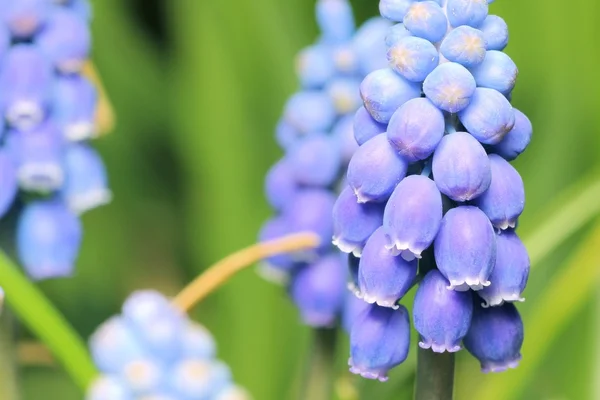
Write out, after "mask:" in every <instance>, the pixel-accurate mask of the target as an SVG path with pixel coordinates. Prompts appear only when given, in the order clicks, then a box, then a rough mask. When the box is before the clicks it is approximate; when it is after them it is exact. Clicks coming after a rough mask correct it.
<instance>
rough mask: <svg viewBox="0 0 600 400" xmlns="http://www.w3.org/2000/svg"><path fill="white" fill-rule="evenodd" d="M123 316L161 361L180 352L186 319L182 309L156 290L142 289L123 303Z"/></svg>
mask: <svg viewBox="0 0 600 400" xmlns="http://www.w3.org/2000/svg"><path fill="white" fill-rule="evenodd" d="M122 311H123V317H124V318H125V320H126V322H127V323H128V324H129V325H130V326H131V328H132V330H133V331H134V332H135V333H136V335H137V336H138V337H139V338H140V340H141V342H142V343H144V345H145V347H146V348H147V349H149V350H151V351H152V353H153V354H155V355H157V356H158V357H160V358H161V359H162V360H169V361H170V360H174V359H176V358H177V357H179V355H180V352H181V340H180V338H181V336H182V333H183V331H184V329H185V324H184V323H185V319H184V315H183V314H182V313H181V311H180V310H179V309H177V308H175V307H174V306H173V305H171V303H170V302H169V301H168V300H167V299H166V298H165V297H163V296H162V295H161V294H159V293H158V292H155V291H152V290H141V291H138V292H135V293H133V294H132V295H131V296H129V298H128V299H127V300H126V301H125V303H123V310H122Z"/></svg>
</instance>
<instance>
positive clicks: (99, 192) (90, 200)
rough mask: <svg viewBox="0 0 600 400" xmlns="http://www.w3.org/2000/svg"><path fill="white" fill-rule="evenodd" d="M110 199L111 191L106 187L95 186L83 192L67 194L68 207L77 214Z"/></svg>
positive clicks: (105, 202)
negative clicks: (95, 187)
mask: <svg viewBox="0 0 600 400" xmlns="http://www.w3.org/2000/svg"><path fill="white" fill-rule="evenodd" d="M111 200H112V192H111V191H110V190H108V189H106V188H97V189H94V190H89V191H87V192H85V193H81V194H77V195H73V196H69V198H68V199H67V202H68V204H69V208H70V209H71V210H72V211H73V212H74V213H75V214H77V215H81V214H83V213H84V212H86V211H88V210H91V209H93V208H96V207H100V206H103V205H105V204H108V203H110V202H111Z"/></svg>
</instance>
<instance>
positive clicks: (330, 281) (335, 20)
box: [260, 0, 418, 327]
mask: <svg viewBox="0 0 600 400" xmlns="http://www.w3.org/2000/svg"><path fill="white" fill-rule="evenodd" d="M316 15H317V22H318V24H319V27H320V30H321V36H320V38H319V40H318V41H317V43H316V44H314V45H312V46H309V47H307V48H305V49H304V50H302V51H301V52H300V53H299V55H298V58H297V64H296V69H297V74H298V77H299V80H300V84H301V88H300V90H299V91H298V92H297V93H295V94H294V95H292V96H291V97H290V99H289V100H288V102H287V103H286V105H285V108H284V113H283V117H282V119H281V121H280V122H279V124H278V127H277V135H276V136H277V140H278V142H279V144H280V146H281V147H282V149H283V150H284V152H285V155H284V156H283V158H282V159H281V160H279V161H278V162H277V163H276V164H275V165H274V166H273V167H272V168H271V169H270V171H269V172H268V174H267V177H266V180H265V192H266V197H267V200H268V202H269V204H270V205H271V206H272V207H273V209H274V210H276V212H277V215H276V216H275V217H274V218H272V219H271V220H269V221H267V222H266V223H265V225H264V226H263V228H262V230H261V233H260V237H261V240H268V239H273V238H277V237H280V236H283V235H285V234H289V233H294V232H300V231H312V232H314V233H317V234H318V235H319V237H320V238H321V246H320V247H319V248H318V249H316V251H315V252H311V253H303V254H292V255H290V254H285V255H278V256H274V257H271V258H269V259H267V260H265V272H266V273H267V274H268V276H269V277H275V276H277V277H285V279H286V280H287V281H288V282H287V283H288V292H289V294H290V297H291V298H292V300H293V301H294V303H295V304H296V305H297V306H298V308H299V310H300V314H301V317H302V320H303V322H304V323H306V324H307V325H310V326H314V327H328V326H333V325H334V324H335V323H336V322H337V320H338V317H339V316H340V315H341V314H342V313H343V309H347V310H350V309H354V308H353V307H351V305H352V302H351V301H349V300H347V293H346V286H347V283H346V281H347V274H348V272H347V268H346V266H345V264H346V259H345V257H343V255H340V254H339V253H338V252H337V251H336V250H335V248H334V247H333V246H332V245H331V238H332V236H334V237H336V244H337V245H339V246H341V247H344V248H345V249H348V251H353V250H356V254H360V251H361V249H362V248H363V247H364V245H365V243H366V241H367V239H368V238H369V236H371V234H372V233H373V232H374V231H375V230H376V229H377V228H378V227H379V226H381V223H382V219H383V207H382V206H381V205H379V204H372V205H369V206H364V207H363V206H359V205H358V204H357V203H356V201H355V197H354V194H353V192H352V191H351V190H344V191H342V200H340V201H338V202H337V203H336V195H337V194H338V193H339V192H340V188H341V187H342V186H343V185H344V184H343V173H344V171H345V170H346V167H347V165H348V162H349V160H350V158H352V156H353V154H354V152H355V151H356V149H357V148H358V145H357V144H356V141H357V139H355V138H354V135H353V131H354V129H353V127H354V126H357V125H361V124H364V125H361V126H364V131H365V132H364V137H363V140H364V141H366V140H368V139H370V137H372V136H375V135H377V134H382V133H383V132H385V126H384V125H383V124H378V123H373V122H372V119H371V117H370V116H369V115H368V113H367V111H366V110H365V109H364V108H363V109H362V114H361V115H360V116H359V117H357V118H355V117H354V113H355V112H356V110H357V109H359V107H360V106H361V103H362V100H361V98H360V91H359V87H360V82H361V79H363V78H364V77H365V76H366V75H367V74H368V73H370V72H371V71H373V70H376V69H379V68H382V67H385V65H386V56H385V52H386V49H385V44H384V37H385V33H386V31H387V29H388V28H389V27H390V26H391V23H390V22H389V21H386V20H385V19H383V18H374V19H371V20H368V21H367V22H365V24H364V25H363V26H362V27H360V28H359V29H358V30H356V31H355V26H354V17H353V14H352V9H351V7H350V4H349V2H348V1H347V0H319V1H317V5H316ZM417 90H418V88H417V86H415V92H416V91H417ZM357 115H358V114H357ZM361 118H362V119H361ZM356 131H358V130H356ZM380 136H381V138H380V139H378V140H379V142H381V144H384V145H385V144H386V142H387V140H386V139H385V137H384V135H380ZM359 141H360V140H359ZM369 143H372V142H371V141H369ZM371 147H372V149H371V150H370V151H371V153H367V154H365V157H364V161H367V159H368V158H369V157H372V156H373V155H374V154H377V153H378V151H379V149H378V147H377V145H374V146H371ZM384 149H385V147H384ZM363 151H364V150H363ZM380 155H381V157H387V158H386V159H382V161H381V168H386V167H392V168H397V169H399V171H398V173H399V174H400V173H401V174H404V173H406V171H405V168H406V165H405V163H403V162H397V160H398V158H397V157H396V156H395V154H394V152H393V151H391V150H390V151H387V153H386V154H380ZM356 160H358V161H356V163H358V167H360V163H361V162H362V161H360V159H356ZM386 160H390V161H392V162H395V164H393V165H391V166H390V165H388V164H386ZM380 172H383V170H381V171H380ZM395 183H397V182H395V181H390V182H387V186H388V187H392V186H393V185H395ZM385 190H386V188H385V187H384V186H383V185H373V186H372V187H371V195H372V196H381V195H382V194H381V191H385ZM344 199H345V200H344ZM332 212H333V214H337V213H345V214H352V215H353V216H354V222H351V223H347V222H350V221H340V223H341V224H342V225H340V226H334V223H333V218H332ZM337 231H345V232H346V235H345V236H344V237H343V238H341V237H340V238H339V241H338V240H337V236H336V235H335V232H337ZM415 265H416V264H415ZM414 273H416V272H414ZM353 300H354V299H353ZM392 300H393V299H392ZM348 312H349V313H350V314H349V315H348V316H344V321H349V320H350V319H353V316H354V315H355V314H357V313H356V312H350V311H348ZM348 325H350V324H349V323H348Z"/></svg>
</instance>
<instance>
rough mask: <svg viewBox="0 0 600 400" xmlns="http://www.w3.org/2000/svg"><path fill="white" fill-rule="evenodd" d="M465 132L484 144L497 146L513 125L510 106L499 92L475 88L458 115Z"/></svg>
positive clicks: (513, 114)
mask: <svg viewBox="0 0 600 400" xmlns="http://www.w3.org/2000/svg"><path fill="white" fill-rule="evenodd" d="M458 118H459V119H460V122H461V123H462V124H463V125H464V126H465V128H467V131H468V132H469V133H470V134H471V135H473V136H474V137H475V139H477V140H479V141H480V142H481V143H484V144H497V143H499V142H500V141H501V140H502V138H504V136H506V134H507V133H508V132H510V130H511V129H512V128H513V126H514V125H515V113H514V112H513V109H512V106H511V105H510V103H509V102H508V100H506V97H504V96H503V95H502V94H501V93H500V92H498V91H496V90H494V89H488V88H481V87H480V88H477V89H476V90H475V93H474V94H473V97H472V98H471V103H470V104H469V106H468V107H467V108H465V109H464V110H462V111H460V112H459V113H458Z"/></svg>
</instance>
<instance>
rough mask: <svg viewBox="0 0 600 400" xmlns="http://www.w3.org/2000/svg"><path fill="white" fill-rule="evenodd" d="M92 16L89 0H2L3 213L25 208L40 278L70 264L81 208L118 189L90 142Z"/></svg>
mask: <svg viewBox="0 0 600 400" xmlns="http://www.w3.org/2000/svg"><path fill="white" fill-rule="evenodd" d="M89 17H90V10H89V4H88V1H87V0H62V1H50V0H3V1H2V2H0V115H1V116H2V122H1V123H0V132H2V134H3V137H4V140H3V144H2V147H0V193H1V194H0V216H4V215H5V214H7V213H8V212H11V210H12V212H19V213H20V217H19V219H18V222H17V254H18V258H19V260H20V262H21V263H22V264H23V267H24V269H25V271H26V272H27V273H28V275H29V276H30V277H31V278H33V279H45V278H54V277H59V276H68V275H70V274H71V273H72V272H73V267H74V263H75V260H76V258H77V254H78V252H79V244H80V242H81V237H82V229H81V224H80V222H79V219H78V214H81V213H83V212H85V211H87V210H90V209H92V208H95V207H97V206H99V205H102V204H104V203H107V202H108V201H109V200H110V197H111V193H110V191H109V189H108V186H107V177H106V171H105V168H104V165H103V162H102V159H101V158H100V156H99V154H98V153H97V152H96V151H95V150H94V149H93V148H92V147H91V146H90V144H89V139H92V138H94V137H95V136H96V128H95V121H94V118H95V112H96V103H97V93H96V89H95V86H94V85H93V84H92V83H91V82H90V81H88V79H87V78H86V77H84V76H83V75H82V68H83V66H84V64H85V62H86V61H87V59H88V55H89V51H90V44H91V43H90V31H89V26H88V25H89ZM22 192H27V195H26V199H27V200H25V198H23V199H19V197H20V196H19V194H20V193H22ZM15 204H18V206H16V205H15ZM13 205H15V206H14V207H13Z"/></svg>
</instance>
